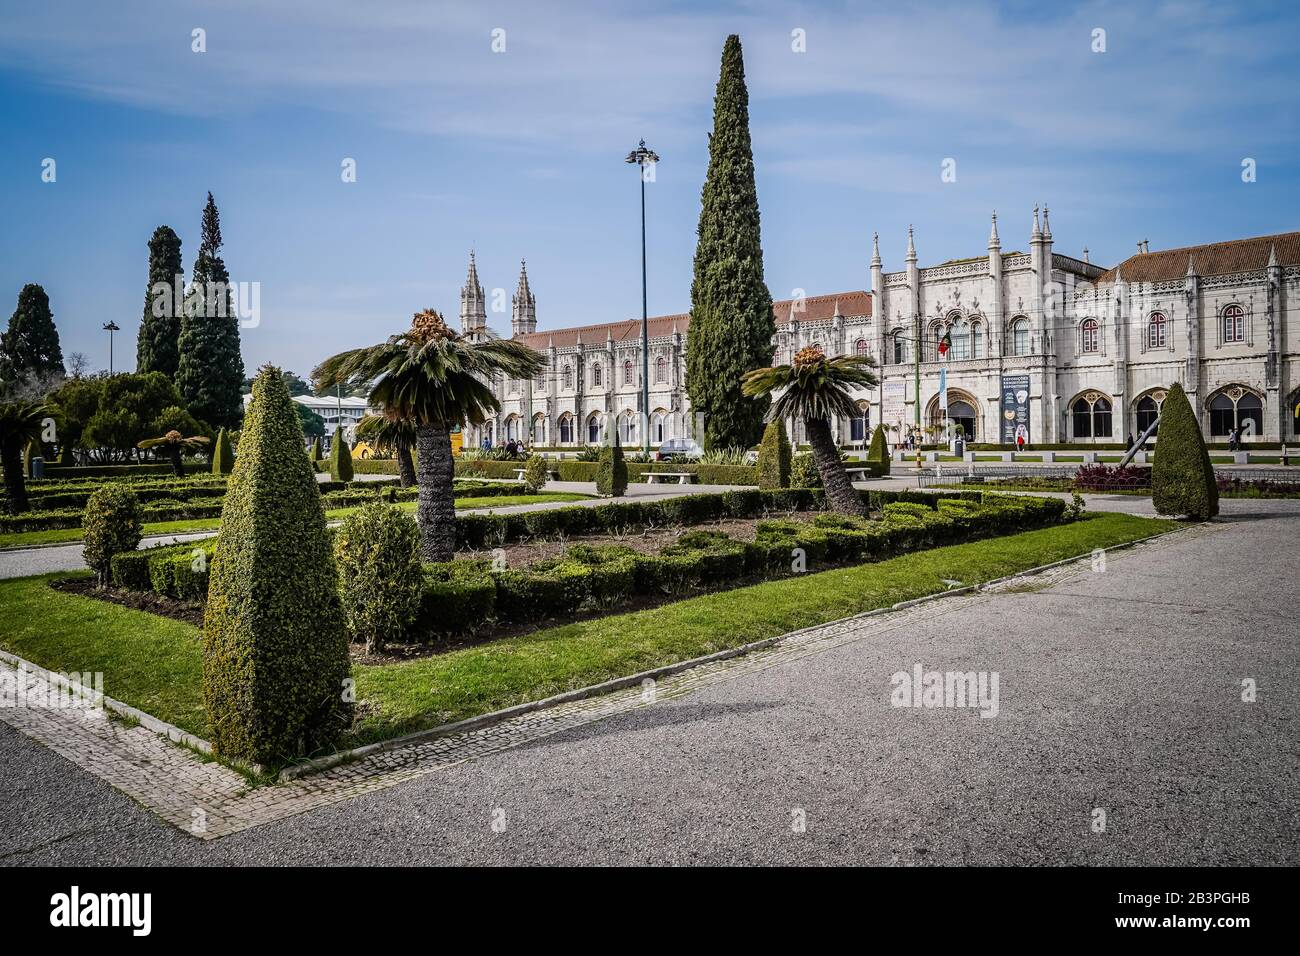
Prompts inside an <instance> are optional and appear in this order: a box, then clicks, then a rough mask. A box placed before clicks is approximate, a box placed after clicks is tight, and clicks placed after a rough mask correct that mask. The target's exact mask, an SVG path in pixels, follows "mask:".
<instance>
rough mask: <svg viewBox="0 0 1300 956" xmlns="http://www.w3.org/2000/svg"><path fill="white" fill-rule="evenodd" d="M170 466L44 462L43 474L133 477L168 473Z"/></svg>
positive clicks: (56, 475)
mask: <svg viewBox="0 0 1300 956" xmlns="http://www.w3.org/2000/svg"><path fill="white" fill-rule="evenodd" d="M171 473H172V466H171V465H170V464H167V463H165V462H164V463H163V464H161V465H153V464H150V465H60V464H56V463H54V462H46V463H45V474H46V476H47V477H49V478H133V477H137V476H144V475H168V476H170V475H171Z"/></svg>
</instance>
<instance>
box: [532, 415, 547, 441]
mask: <svg viewBox="0 0 1300 956" xmlns="http://www.w3.org/2000/svg"><path fill="white" fill-rule="evenodd" d="M533 444H534V445H545V444H546V416H545V415H536V416H534V417H533Z"/></svg>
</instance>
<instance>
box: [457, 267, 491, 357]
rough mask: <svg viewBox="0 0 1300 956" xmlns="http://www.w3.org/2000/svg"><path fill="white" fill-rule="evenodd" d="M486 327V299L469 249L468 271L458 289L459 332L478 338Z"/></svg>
mask: <svg viewBox="0 0 1300 956" xmlns="http://www.w3.org/2000/svg"><path fill="white" fill-rule="evenodd" d="M486 329H487V300H486V299H485V298H484V297H483V286H482V285H480V284H479V281H478V266H477V265H476V264H475V262H474V251H473V250H472V249H471V250H470V254H469V271H468V272H467V273H466V275H465V285H464V286H462V287H461V290H460V332H461V335H464V336H467V337H468V338H470V339H479V338H482V336H483V335H484V334H485V332H486Z"/></svg>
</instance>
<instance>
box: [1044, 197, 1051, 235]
mask: <svg viewBox="0 0 1300 956" xmlns="http://www.w3.org/2000/svg"><path fill="white" fill-rule="evenodd" d="M1043 238H1044V239H1046V240H1048V241H1049V242H1050V241H1051V239H1052V224H1051V223H1050V222H1048V221H1047V203H1043Z"/></svg>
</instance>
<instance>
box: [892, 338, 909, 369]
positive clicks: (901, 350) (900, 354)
mask: <svg viewBox="0 0 1300 956" xmlns="http://www.w3.org/2000/svg"><path fill="white" fill-rule="evenodd" d="M890 335H891V336H892V337H893V340H894V364H895V365H902V364H904V363H905V362H906V361H907V339H905V338H904V337H903V330H902V329H894V331H893V332H891V333H890Z"/></svg>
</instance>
